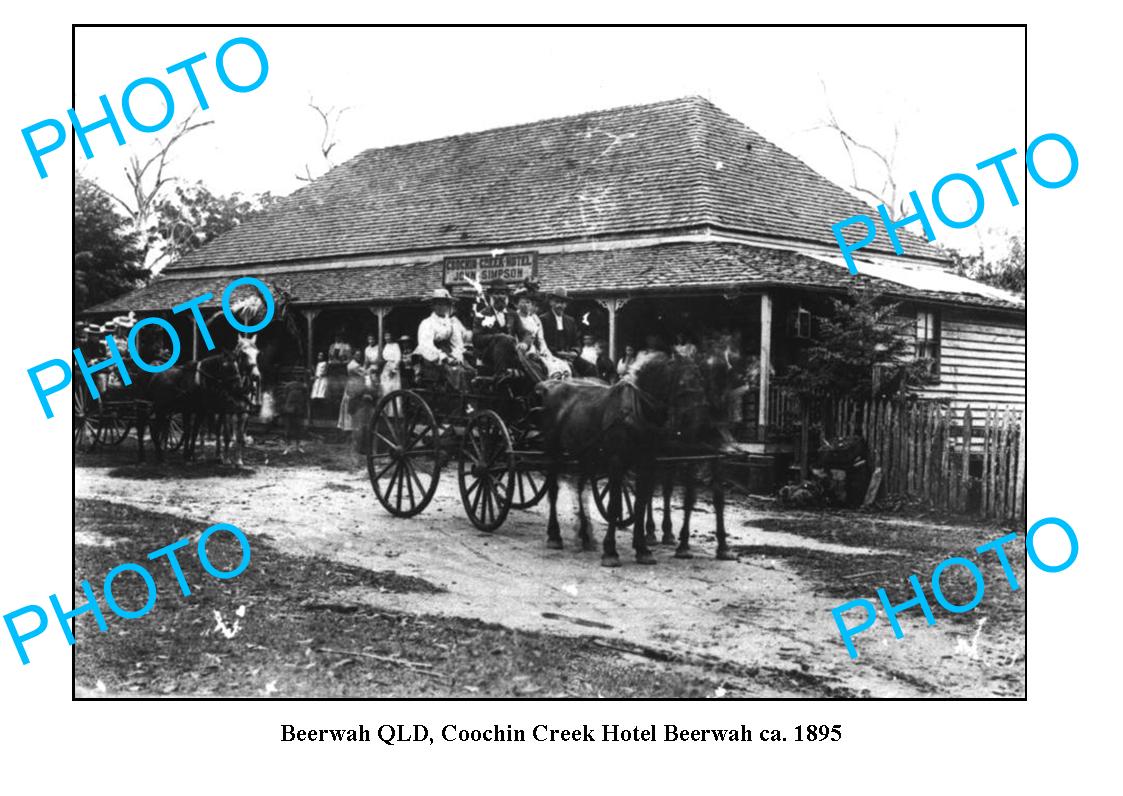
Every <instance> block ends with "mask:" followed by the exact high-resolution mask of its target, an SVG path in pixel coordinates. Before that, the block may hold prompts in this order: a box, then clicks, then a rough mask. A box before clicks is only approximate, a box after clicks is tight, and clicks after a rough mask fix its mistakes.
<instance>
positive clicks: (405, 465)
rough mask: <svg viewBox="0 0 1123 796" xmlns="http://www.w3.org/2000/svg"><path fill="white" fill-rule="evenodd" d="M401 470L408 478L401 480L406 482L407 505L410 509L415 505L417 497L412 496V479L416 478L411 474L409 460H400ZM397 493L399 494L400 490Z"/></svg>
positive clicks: (411, 469)
mask: <svg viewBox="0 0 1123 796" xmlns="http://www.w3.org/2000/svg"><path fill="white" fill-rule="evenodd" d="M402 470H403V471H404V472H405V474H406V475H408V476H410V478H409V479H408V480H407V479H406V478H402V480H403V481H405V482H406V489H407V490H409V505H410V508H413V507H414V506H416V505H417V497H416V496H415V495H414V494H413V479H414V478H416V476H415V475H414V474H413V468H412V467H410V465H409V459H402ZM398 491H399V492H400V491H401V490H400V489H399V490H398Z"/></svg>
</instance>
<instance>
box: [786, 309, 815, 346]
mask: <svg viewBox="0 0 1123 796" xmlns="http://www.w3.org/2000/svg"><path fill="white" fill-rule="evenodd" d="M788 334H790V335H791V336H792V337H799V338H801V339H804V340H808V339H810V338H811V311H810V310H806V309H804V308H803V307H802V306H800V307H798V308H796V309H795V310H794V311H793V312H792V313H791V315H790V316H789V321H788Z"/></svg>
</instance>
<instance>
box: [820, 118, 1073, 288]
mask: <svg viewBox="0 0 1123 796" xmlns="http://www.w3.org/2000/svg"><path fill="white" fill-rule="evenodd" d="M1049 141H1052V142H1055V143H1057V144H1060V145H1061V146H1062V147H1063V148H1064V151H1065V154H1066V155H1067V157H1068V172H1067V173H1066V174H1065V175H1064V176H1063V177H1061V178H1060V179H1056V180H1050V179H1048V178H1047V177H1044V176H1042V174H1041V172H1040V171H1039V170H1038V168H1037V164H1036V162H1035V161H1034V157H1035V155H1036V153H1037V148H1038V147H1039V146H1041V145H1042V144H1044V143H1046V142H1049ZM1017 154H1018V150H1017V149H1007V150H1006V151H1005V152H1000V153H999V154H997V155H995V156H993V157H989V158H987V159H986V160H983V161H981V162H980V163H976V164H975V169H976V170H978V171H982V170H983V169H986V168H989V167H990V166H994V169H995V171H996V172H997V173H998V179H999V180H1000V181H1001V183H1002V187H1003V189H1005V191H1006V198H1007V199H1009V201H1010V206H1011V207H1017V206H1018V204H1019V200H1018V194H1017V192H1016V191H1015V190H1014V185H1013V183H1012V182H1011V181H1010V175H1009V174H1007V172H1006V166H1005V161H1006V160H1008V159H1010V158H1012V157H1014V156H1015V155H1017ZM1025 162H1026V170H1027V171H1028V172H1029V176H1030V177H1032V178H1033V181H1034V182H1036V183H1037V184H1038V185H1040V186H1041V187H1042V188H1063V187H1064V186H1066V185H1068V184H1069V183H1070V182H1072V180H1073V178H1074V177H1076V172H1077V170H1078V169H1079V168H1080V160H1079V158H1078V157H1077V156H1076V147H1074V146H1073V145H1072V142H1071V141H1069V140H1068V139H1067V138H1065V137H1064V136H1063V135H1061V134H1060V133H1045V134H1044V135H1039V136H1037V138H1035V139H1033V141H1032V142H1030V145H1029V146H1028V147H1027V148H1026V158H1025ZM955 182H958V183H963V184H964V185H966V186H967V187H968V188H969V189H970V190H971V193H972V195H973V196H974V200H975V210H974V212H973V213H971V215H970V216H969V217H968V218H965V219H954V218H952V217H951V216H949V215H948V214H947V212H946V211H945V210H944V206H943V205H942V204H941V202H940V195H941V193H942V192H943V190H944V188H946V187H947V186H948V185H950V184H952V183H955ZM909 198H910V199H911V200H912V206H913V214H912V215H911V216H905V217H904V218H900V219H897V220H896V221H894V220H893V219H892V218H890V213H891V212H892V210H891V209H890V208H887V207H886V206H885V205H880V206H878V208H877V214H878V215H879V216H880V217H881V223H882V226H884V227H885V232H886V234H887V235H888V236H889V241H890V243H892V244H893V251H895V252H896V253H897V254H904V253H905V250H904V248H902V246H901V241H900V239H899V238H898V237H897V230H898V229H900V228H901V227H905V226H908V225H909V224H913V223H916V222H920V226H921V227H922V228H923V229H924V235H925V237H927V238H928V240H929V241H934V240H936V233H935V231H933V229H932V222H931V221H930V220H929V219H928V213H927V212H926V211H925V210H924V203H923V202H921V201H920V197H919V196H918V195H917V193H916V191H909ZM985 206H986V201H985V199H984V197H983V189H982V188H981V187H980V186H979V183H978V182H976V181H975V179H974V178H973V177H972V176H971V175H969V174H964V173H961V172H954V173H952V174H948V175H946V176H944V177H942V178H941V179H940V180H939V181H938V182H937V183H936V186H935V187H934V188H933V189H932V210H933V211H934V212H935V213H936V218H938V219H939V220H940V223H942V224H943V225H944V226H946V227H948V228H950V229H966V228H967V227H969V226H971V225H972V224H974V223H975V222H976V221H978V220H979V219H980V218H982V215H983V208H984V207H985ZM854 224H862V225H864V226H865V228H866V234H865V236H864V237H863V238H862V239H861V240H855V241H853V242H848V241H847V240H846V238H845V237H844V236H843V230H844V229H845V228H846V227H849V226H852V225H854ZM831 232H833V233H834V237H835V240H836V241H838V248H839V250H840V251H841V252H842V256H843V258H845V260H846V267H847V268H849V269H850V274H851V275H852V276H856V275H857V274H858V266H857V265H855V264H854V257H853V254H854V252H856V251H858V249H861V248H863V247H865V246H868V245H869V244H871V243H873V241H874V239H875V238H876V237H877V221H876V220H875V219H873V218H870V217H869V216H867V215H863V214H859V215H856V216H850V218H846V219H843V220H842V221H839V222H838V223H835V224H831Z"/></svg>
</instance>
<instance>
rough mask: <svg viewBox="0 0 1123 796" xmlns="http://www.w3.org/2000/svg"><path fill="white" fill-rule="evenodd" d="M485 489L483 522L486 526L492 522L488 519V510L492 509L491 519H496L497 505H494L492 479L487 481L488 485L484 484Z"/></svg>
mask: <svg viewBox="0 0 1123 796" xmlns="http://www.w3.org/2000/svg"><path fill="white" fill-rule="evenodd" d="M484 489H485V490H486V491H485V492H484V514H483V521H484V524H485V525H486V524H488V523H489V522H490V520H488V518H487V517H488V509H491V518H492V519H495V504H494V501H495V492H494V490H493V489H492V483H491V478H488V479H487V483H485V484H484Z"/></svg>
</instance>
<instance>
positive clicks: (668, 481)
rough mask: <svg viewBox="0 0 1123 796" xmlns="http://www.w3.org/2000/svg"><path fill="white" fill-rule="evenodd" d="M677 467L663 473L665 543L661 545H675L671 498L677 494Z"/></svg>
mask: <svg viewBox="0 0 1123 796" xmlns="http://www.w3.org/2000/svg"><path fill="white" fill-rule="evenodd" d="M675 469H676V468H675V467H673V466H672V467H668V468H667V469H666V470H664V471H663V541H662V542H661V544H666V545H670V544H674V543H675V529H674V523H673V522H672V521H671V496H672V495H674V492H675Z"/></svg>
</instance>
